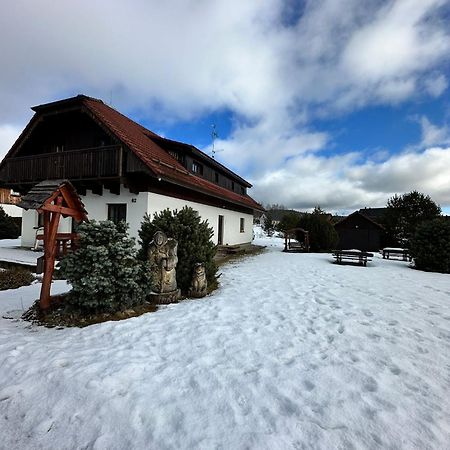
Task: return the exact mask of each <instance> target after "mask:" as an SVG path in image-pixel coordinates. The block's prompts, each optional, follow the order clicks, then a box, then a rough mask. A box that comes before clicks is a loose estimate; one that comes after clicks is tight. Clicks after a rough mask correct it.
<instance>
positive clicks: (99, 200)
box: [81, 186, 148, 238]
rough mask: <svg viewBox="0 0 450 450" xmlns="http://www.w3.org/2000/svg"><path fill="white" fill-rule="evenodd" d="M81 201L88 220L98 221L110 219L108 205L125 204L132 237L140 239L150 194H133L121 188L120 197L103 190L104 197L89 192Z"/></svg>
mask: <svg viewBox="0 0 450 450" xmlns="http://www.w3.org/2000/svg"><path fill="white" fill-rule="evenodd" d="M81 200H82V201H83V203H84V206H85V208H86V211H87V212H88V219H89V220H97V221H99V220H106V219H107V218H108V205H110V204H117V203H125V204H126V205H127V222H128V224H129V226H130V228H129V233H130V236H132V237H135V238H138V231H139V228H140V227H141V222H142V218H143V217H144V214H145V213H146V212H147V205H148V192H141V193H139V194H132V193H131V192H130V191H129V190H128V189H126V188H125V187H124V186H120V195H116V194H111V192H109V191H108V190H106V189H103V195H96V194H93V193H92V192H89V191H88V192H87V193H86V195H85V196H81Z"/></svg>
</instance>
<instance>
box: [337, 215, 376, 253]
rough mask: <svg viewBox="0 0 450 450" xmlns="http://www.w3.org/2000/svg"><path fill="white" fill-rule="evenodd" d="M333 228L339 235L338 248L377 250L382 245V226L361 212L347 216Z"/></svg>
mask: <svg viewBox="0 0 450 450" xmlns="http://www.w3.org/2000/svg"><path fill="white" fill-rule="evenodd" d="M335 229H336V231H337V233H338V235H339V244H338V248H339V249H343V250H348V249H358V250H363V251H364V250H366V251H378V250H379V249H380V248H381V247H382V238H383V230H382V228H381V227H379V226H378V225H377V224H375V223H373V222H372V221H370V220H368V219H366V218H364V217H363V216H362V215H361V214H354V215H351V216H349V217H348V218H347V219H345V220H343V221H341V222H339V223H337V224H336V225H335Z"/></svg>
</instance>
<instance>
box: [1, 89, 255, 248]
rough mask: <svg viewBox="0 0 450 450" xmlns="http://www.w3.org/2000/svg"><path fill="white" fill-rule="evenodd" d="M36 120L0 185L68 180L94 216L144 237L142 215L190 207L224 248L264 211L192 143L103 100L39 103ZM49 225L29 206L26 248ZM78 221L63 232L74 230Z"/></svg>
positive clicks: (248, 234) (243, 237)
mask: <svg viewBox="0 0 450 450" xmlns="http://www.w3.org/2000/svg"><path fill="white" fill-rule="evenodd" d="M32 109H33V111H34V112H35V114H34V116H33V118H32V119H31V121H30V122H29V124H28V125H27V126H26V128H25V129H24V131H23V132H22V134H21V135H20V136H19V138H18V139H17V141H16V142H15V144H14V145H13V147H12V148H11V150H10V151H9V152H8V154H7V155H6V156H5V158H4V160H3V161H2V162H1V164H0V183H1V185H2V186H3V187H7V188H12V189H14V191H15V192H19V193H20V194H22V195H23V194H26V193H27V192H28V191H29V190H30V189H31V187H33V186H34V185H35V184H37V183H38V182H40V181H43V180H55V179H68V180H70V181H71V182H72V184H73V185H74V186H75V187H76V189H77V191H78V193H79V194H80V196H81V198H82V200H83V202H84V204H85V207H86V210H87V212H88V217H89V219H91V220H92V219H95V220H106V219H110V220H113V221H116V222H117V221H119V220H123V219H124V220H126V221H127V222H128V223H129V226H130V234H131V235H132V236H134V237H137V236H138V230H139V228H140V224H141V221H142V218H143V216H144V215H145V214H146V213H148V214H150V215H153V213H155V212H159V211H161V210H164V209H166V208H169V209H172V210H173V209H181V208H182V207H183V206H185V205H187V206H191V207H192V208H193V209H195V210H196V211H198V212H199V214H200V216H201V217H202V218H203V219H206V220H208V222H209V224H210V226H211V227H212V228H213V229H214V237H213V239H214V242H215V243H217V244H219V245H228V244H229V245H234V244H244V243H249V242H251V240H252V222H253V213H254V211H260V210H262V209H263V208H262V207H261V205H260V204H258V203H257V202H255V201H254V200H253V199H252V198H251V197H250V196H249V195H248V192H247V190H248V189H249V188H250V187H251V185H250V184H249V183H248V182H247V181H245V180H244V179H243V178H241V177H240V176H238V175H237V174H235V173H234V172H232V171H231V170H229V169H228V168H226V167H225V166H223V165H222V164H220V163H218V162H217V161H216V160H214V159H213V158H210V157H209V156H208V155H206V154H205V153H203V152H201V151H200V150H198V149H197V148H195V147H194V146H192V145H189V144H184V143H181V142H176V141H172V140H170V139H166V138H163V137H161V136H158V135H157V134H155V133H153V132H152V131H150V130H148V129H146V128H144V127H143V126H141V125H139V124H138V123H136V122H134V121H132V120H131V119H129V118H128V117H126V116H124V115H122V114H121V113H119V112H118V111H116V110H115V109H113V108H111V107H110V106H108V105H106V104H104V103H103V102H102V101H101V100H98V99H94V98H91V97H87V96H84V95H78V96H76V97H73V98H68V99H65V100H61V101H57V102H53V103H48V104H44V105H40V106H36V107H34V108H32ZM40 225H42V224H40V223H39V215H38V214H37V213H36V211H34V210H29V211H24V213H23V218H22V245H23V246H27V247H30V246H33V245H34V243H35V237H36V231H37V229H38V227H39V226H40ZM71 231H72V223H71V219H70V218H67V219H64V220H62V222H61V225H60V228H59V232H61V233H64V232H71Z"/></svg>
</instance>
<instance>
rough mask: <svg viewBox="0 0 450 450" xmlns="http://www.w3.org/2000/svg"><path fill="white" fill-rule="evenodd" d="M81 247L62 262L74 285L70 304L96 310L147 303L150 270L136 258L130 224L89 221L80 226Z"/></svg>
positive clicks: (118, 309) (62, 270)
mask: <svg viewBox="0 0 450 450" xmlns="http://www.w3.org/2000/svg"><path fill="white" fill-rule="evenodd" d="M78 233H79V248H78V249H77V250H76V251H74V252H72V253H69V254H68V255H67V256H66V257H65V258H64V259H63V260H62V261H61V265H60V268H61V275H62V276H63V277H64V278H66V279H67V281H69V282H70V283H71V284H72V291H71V293H70V303H71V304H72V305H74V306H77V307H79V308H80V309H83V310H87V311H95V312H103V311H105V312H111V311H120V310H124V309H126V308H129V307H131V306H133V305H136V304H140V303H143V302H144V301H145V298H146V295H147V294H148V292H150V290H151V280H150V272H149V270H148V267H146V266H145V264H143V263H142V262H141V261H140V260H138V259H137V258H136V247H135V242H134V239H132V238H129V237H128V234H127V224H125V223H124V222H121V223H119V224H118V225H115V224H114V223H113V222H111V221H105V222H95V221H92V222H88V223H83V224H81V225H80V226H79V227H78Z"/></svg>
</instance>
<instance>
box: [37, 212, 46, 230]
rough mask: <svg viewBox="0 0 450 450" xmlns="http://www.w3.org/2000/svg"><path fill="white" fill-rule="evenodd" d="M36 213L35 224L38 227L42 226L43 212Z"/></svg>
mask: <svg viewBox="0 0 450 450" xmlns="http://www.w3.org/2000/svg"><path fill="white" fill-rule="evenodd" d="M36 214H37V226H38V228H43V227H44V214H39V213H38V212H37V213H36Z"/></svg>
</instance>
